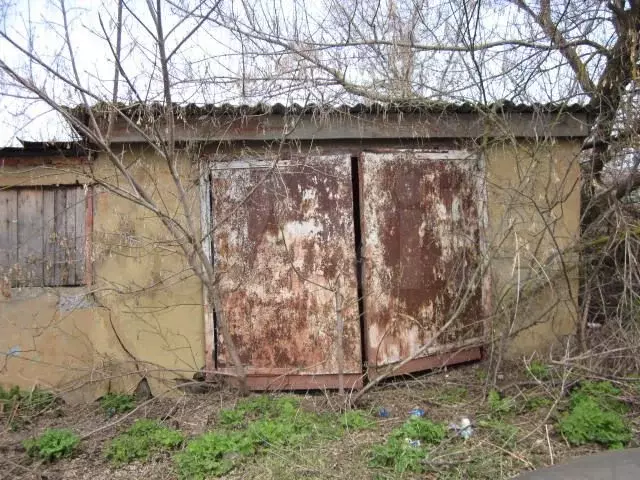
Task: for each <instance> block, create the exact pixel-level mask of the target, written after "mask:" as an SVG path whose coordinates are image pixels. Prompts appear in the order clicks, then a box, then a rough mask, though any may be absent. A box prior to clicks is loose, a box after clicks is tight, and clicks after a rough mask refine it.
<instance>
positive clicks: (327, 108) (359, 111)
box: [72, 101, 595, 117]
mask: <svg viewBox="0 0 640 480" xmlns="http://www.w3.org/2000/svg"><path fill="white" fill-rule="evenodd" d="M117 106H118V108H119V109H120V110H121V111H122V112H123V113H126V114H127V115H129V116H131V117H136V116H139V115H142V114H144V115H160V114H162V113H163V112H164V106H163V104H161V103H146V104H129V105H126V104H117ZM109 110H110V108H109V105H108V104H98V105H96V106H94V107H93V111H94V112H95V113H101V112H104V113H107V112H108V111H109ZM175 110H176V113H177V114H178V115H184V116H196V117H203V116H244V115H317V114H325V115H326V114H331V113H338V114H339V113H342V114H351V115H366V114H369V115H384V114H390V113H391V114H393V113H405V114H407V113H411V114H439V113H450V114H456V113H474V112H478V113H479V112H491V111H496V112H499V113H511V112H513V113H562V112H564V113H570V114H571V113H573V114H578V113H583V114H584V113H587V114H588V113H595V109H594V108H593V107H590V106H588V105H583V104H579V103H572V104H567V103H546V104H541V103H533V104H523V103H521V104H516V103H513V102H509V101H502V102H495V103H492V104H490V105H483V104H479V103H471V102H465V103H447V102H422V103H418V102H408V103H394V104H381V103H373V104H364V103H358V104H355V105H339V106H331V105H319V104H313V103H312V104H307V105H299V104H295V103H294V104H291V105H283V104H281V103H276V104H273V105H268V104H264V103H259V104H256V105H231V104H228V103H225V104H220V105H216V104H187V105H179V104H176V105H175ZM72 111H73V113H75V114H76V115H84V114H86V110H85V108H84V107H83V106H78V107H76V108H74V109H72Z"/></svg>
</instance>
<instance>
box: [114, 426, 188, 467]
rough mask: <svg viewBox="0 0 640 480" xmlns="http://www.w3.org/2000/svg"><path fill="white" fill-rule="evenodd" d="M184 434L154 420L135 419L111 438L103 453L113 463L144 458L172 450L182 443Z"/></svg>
mask: <svg viewBox="0 0 640 480" xmlns="http://www.w3.org/2000/svg"><path fill="white" fill-rule="evenodd" d="M183 441H184V436H183V435H182V433H181V432H179V431H178V430H174V429H172V428H169V427H166V426H164V425H162V424H160V423H159V422H157V421H156V420H147V419H142V420H136V422H135V423H134V424H133V425H132V426H131V427H130V428H129V429H128V430H126V431H125V432H124V433H122V434H120V435H118V436H117V437H116V438H114V439H113V440H111V442H110V443H109V445H108V446H107V448H106V450H105V455H106V457H107V458H108V459H110V460H111V461H112V462H113V463H115V464H121V463H130V462H132V461H134V460H144V459H146V458H148V457H149V455H150V454H151V453H152V452H158V451H163V450H173V449H176V448H178V447H179V446H180V445H182V442H183Z"/></svg>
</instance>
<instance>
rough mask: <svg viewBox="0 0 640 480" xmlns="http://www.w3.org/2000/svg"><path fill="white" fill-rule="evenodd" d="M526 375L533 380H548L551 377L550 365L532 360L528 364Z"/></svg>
mask: <svg viewBox="0 0 640 480" xmlns="http://www.w3.org/2000/svg"><path fill="white" fill-rule="evenodd" d="M527 375H528V376H529V377H531V378H533V379H534V380H549V379H550V378H551V367H549V365H547V364H546V363H542V362H541V361H539V360H533V361H532V362H531V363H530V364H529V368H528V369H527Z"/></svg>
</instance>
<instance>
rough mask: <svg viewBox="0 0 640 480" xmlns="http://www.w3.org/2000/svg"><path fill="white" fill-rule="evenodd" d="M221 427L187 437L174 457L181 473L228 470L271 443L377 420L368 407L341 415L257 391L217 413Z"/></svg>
mask: <svg viewBox="0 0 640 480" xmlns="http://www.w3.org/2000/svg"><path fill="white" fill-rule="evenodd" d="M218 422H219V424H220V426H221V430H220V431H216V432H210V433H207V434H205V435H202V436H200V437H198V438H195V439H193V440H191V441H189V442H188V443H187V446H186V448H185V449H184V451H183V452H180V453H178V454H176V456H175V460H176V464H177V467H178V473H179V475H180V477H181V478H185V479H186V478H188V479H191V478H193V479H204V478H208V477H210V476H219V475H224V474H225V473H227V472H229V471H230V470H231V469H233V468H234V467H235V466H236V465H238V464H240V463H241V462H242V461H243V460H244V459H245V458H246V457H247V456H249V455H253V454H255V453H258V452H261V451H266V450H268V449H269V448H272V447H288V448H289V449H290V450H295V449H297V448H300V447H303V446H305V445H308V444H309V443H310V442H313V441H317V440H324V439H335V438H338V437H339V436H340V435H342V434H343V433H344V432H345V430H347V429H363V428H371V427H373V426H375V422H374V421H373V419H371V418H370V417H369V416H367V414H365V413H364V412H360V411H357V410H352V411H349V412H346V413H344V414H342V415H340V416H336V415H333V414H324V415H321V414H316V413H313V412H309V411H306V410H305V409H303V408H302V407H301V406H300V401H299V400H298V399H297V398H296V397H293V396H282V397H277V398H273V397H269V396H266V395H259V396H255V397H251V398H248V399H244V400H241V401H239V402H238V404H237V405H236V406H235V407H234V408H231V409H226V410H222V411H221V412H220V413H219V415H218Z"/></svg>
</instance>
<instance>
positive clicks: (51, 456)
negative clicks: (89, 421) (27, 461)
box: [22, 428, 80, 462]
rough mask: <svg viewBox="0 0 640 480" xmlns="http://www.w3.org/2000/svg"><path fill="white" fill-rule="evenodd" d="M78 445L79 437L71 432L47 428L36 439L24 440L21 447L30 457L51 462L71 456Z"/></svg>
mask: <svg viewBox="0 0 640 480" xmlns="http://www.w3.org/2000/svg"><path fill="white" fill-rule="evenodd" d="M79 443H80V437H78V436H77V435H76V434H75V433H73V432H72V431H71V430H67V429H56V428H49V429H47V430H45V431H44V433H43V434H42V435H40V436H38V437H36V438H30V439H28V440H25V441H24V442H22V446H23V447H24V448H25V450H26V451H27V455H29V456H30V457H34V458H39V459H41V460H45V461H47V462H53V461H55V460H59V459H61V458H63V457H69V456H71V454H73V452H74V450H75V449H76V447H77V446H78V444H79Z"/></svg>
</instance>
